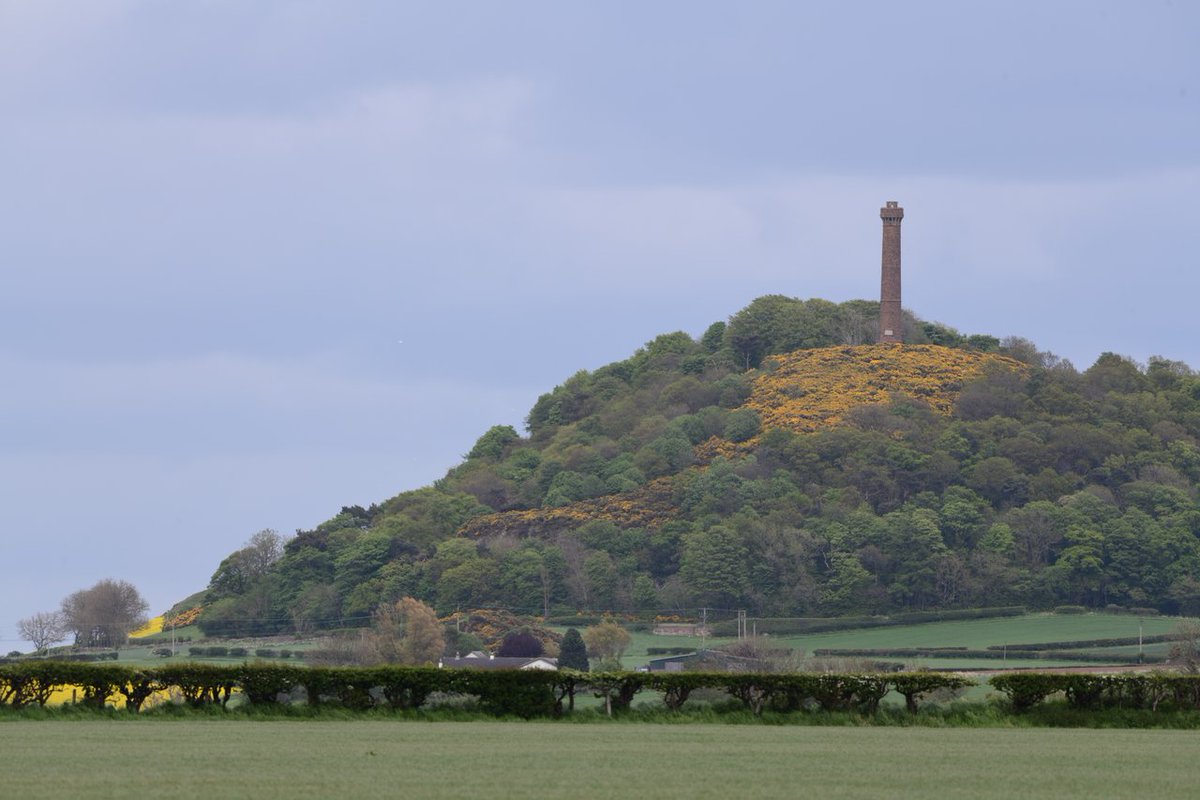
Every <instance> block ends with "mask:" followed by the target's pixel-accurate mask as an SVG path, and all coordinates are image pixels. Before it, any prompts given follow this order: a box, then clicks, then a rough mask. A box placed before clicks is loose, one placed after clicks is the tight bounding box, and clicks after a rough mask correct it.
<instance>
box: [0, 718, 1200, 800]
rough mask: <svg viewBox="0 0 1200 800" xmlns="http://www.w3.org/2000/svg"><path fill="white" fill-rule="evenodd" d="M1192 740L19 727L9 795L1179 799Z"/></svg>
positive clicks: (140, 724) (783, 731) (545, 728)
mask: <svg viewBox="0 0 1200 800" xmlns="http://www.w3.org/2000/svg"><path fill="white" fill-rule="evenodd" d="M1197 742H1198V737H1197V734H1196V733H1195V732H1188V731H1161V730H1079V729H1071V730H1062V729H1029V728H1012V729H1007V728H1003V729H979V728H963V729H939V728H854V727H836V728H824V727H821V728H814V727H791V726H766V725H761V726H760V725H744V726H740V725H706V724H689V725H662V724H621V723H615V724H603V723H601V724H588V725H572V724H569V723H545V722H541V723H519V722H448V723H447V722H434V723H424V722H395V721H290V720H278V721H266V722H264V721H248V720H129V721H113V720H95V721H91V720H50V721H33V720H14V721H11V722H6V723H0V750H2V752H3V753H4V768H3V769H2V770H0V797H14V798H16V797H20V798H23V799H26V800H35V799H36V798H62V797H89V798H108V797H111V798H139V797H154V798H191V797H205V798H208V797H221V798H241V797H246V798H251V797H252V798H257V799H258V800H273V798H292V799H294V798H317V797H321V798H324V797H354V798H371V797H389V798H393V797H408V798H462V797H502V798H513V797H571V798H627V797H637V796H643V797H656V798H689V800H694V799H695V798H729V797H737V798H748V799H750V800H753V799H754V798H775V797H789V798H790V797H801V796H803V797H820V798H879V797H889V798H929V797H938V796H941V797H956V798H1013V797H1022V798H1040V797H1046V798H1074V797H1080V798H1083V797H1087V798H1096V797H1104V798H1125V797H1128V798H1146V797H1153V798H1160V799H1161V798H1174V797H1194V796H1195V792H1196V786H1197V784H1198V783H1200V761H1198V760H1197V759H1196V758H1195V752H1196V745H1197Z"/></svg>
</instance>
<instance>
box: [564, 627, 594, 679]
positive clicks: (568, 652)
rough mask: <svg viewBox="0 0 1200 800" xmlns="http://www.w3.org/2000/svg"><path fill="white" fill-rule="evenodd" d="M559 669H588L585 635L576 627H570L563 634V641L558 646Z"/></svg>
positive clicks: (582, 670) (584, 670)
mask: <svg viewBox="0 0 1200 800" xmlns="http://www.w3.org/2000/svg"><path fill="white" fill-rule="evenodd" d="M558 667H559V669H577V670H580V671H581V672H587V670H588V657H587V646H586V645H584V643H583V637H582V636H580V635H579V631H577V630H575V629H574V628H568V629H567V632H566V633H565V634H563V639H562V643H561V644H560V645H559V646H558Z"/></svg>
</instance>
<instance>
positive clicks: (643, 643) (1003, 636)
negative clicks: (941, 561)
mask: <svg viewBox="0 0 1200 800" xmlns="http://www.w3.org/2000/svg"><path fill="white" fill-rule="evenodd" d="M1179 622H1180V619H1179V618H1178V617H1145V618H1139V617H1133V616H1123V615H1118V614H1078V615H1073V614H1027V615H1025V616H1021V617H993V618H991V619H977V620H962V621H953V622H927V623H922V624H920V625H898V626H895V627H886V628H861V629H857V630H848V631H836V632H832V633H814V634H807V635H804V636H779V637H774V640H775V641H776V642H777V643H778V644H779V646H781V647H789V648H792V649H795V650H801V651H804V653H806V654H808V655H812V654H813V652H814V651H815V650H817V649H818V648H854V649H863V648H872V649H873V648H895V647H967V648H970V649H972V650H975V649H984V648H987V647H990V646H992V645H1004V644H1031V643H1035V642H1060V641H1076V640H1083V639H1109V638H1118V637H1128V636H1137V635H1138V626H1139V625H1140V626H1141V629H1142V633H1143V634H1144V635H1146V636H1151V635H1154V634H1163V633H1170V632H1171V629H1172V628H1174V627H1175V626H1176V625H1178V624H1179ZM564 630H565V629H564ZM632 639H633V641H632V642H631V644H630V647H629V650H628V652H627V653H626V655H625V658H624V664H625V666H626V667H628V668H631V669H633V668H637V667H639V666H641V665H643V664H645V663H646V661H648V660H649V659H651V658H656V657H657V656H651V655H649V654H648V653H647V652H646V650H647V648H649V647H692V648H696V647H700V646H701V640H700V638H699V637H695V636H656V635H654V634H650V633H636V632H635V633H633V634H632ZM732 641H733V640H732V639H728V638H713V637H709V638H708V639H706V640H705V641H704V644H705V646H708V647H715V646H719V645H722V644H728V643H730V642H732ZM1137 649H1138V648H1137V646H1136V645H1133V646H1130V647H1122V648H1111V649H1109V650H1105V651H1104V652H1120V653H1125V654H1128V655H1129V657H1130V660H1131V661H1132V660H1135V659H1136V657H1137ZM1145 650H1146V652H1147V653H1158V654H1162V653H1165V652H1166V646H1165V645H1162V644H1153V645H1146V648H1145ZM903 660H904V661H905V662H906V663H911V664H913V665H914V666H924V667H931V668H937V669H968V668H987V669H999V668H1002V667H1003V666H1009V667H1014V666H1024V667H1029V666H1033V667H1051V666H1070V665H1074V664H1082V663H1085V662H1076V661H1045V660H1028V659H1026V660H1021V659H1020V658H1019V657H1018V654H1013V653H1010V654H1009V659H1008V663H1007V664H1004V663H1002V662H1001V661H990V660H989V661H967V660H963V659H915V658H907V659H903ZM1013 662H1016V663H1013Z"/></svg>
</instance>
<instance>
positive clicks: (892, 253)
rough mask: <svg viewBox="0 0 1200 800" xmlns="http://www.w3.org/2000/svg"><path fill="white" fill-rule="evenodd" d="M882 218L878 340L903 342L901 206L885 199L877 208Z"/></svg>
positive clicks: (902, 210) (881, 341) (902, 214)
mask: <svg viewBox="0 0 1200 800" xmlns="http://www.w3.org/2000/svg"><path fill="white" fill-rule="evenodd" d="M879 216H880V218H881V219H883V279H882V281H881V288H880V292H879V341H880V343H883V342H903V341H904V319H903V318H902V317H901V315H900V221H901V220H902V219H904V209H903V208H901V207H900V206H899V205H898V204H897V203H896V201H895V200H888V201H887V203H886V204H885V205H884V207H883V208H881V209H879Z"/></svg>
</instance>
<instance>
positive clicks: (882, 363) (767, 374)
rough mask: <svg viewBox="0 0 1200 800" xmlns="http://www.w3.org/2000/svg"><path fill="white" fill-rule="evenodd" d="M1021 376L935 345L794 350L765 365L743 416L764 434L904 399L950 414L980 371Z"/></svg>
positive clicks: (1017, 366) (804, 429)
mask: <svg viewBox="0 0 1200 800" xmlns="http://www.w3.org/2000/svg"><path fill="white" fill-rule="evenodd" d="M988 368H990V369H992V370H999V371H1003V370H1004V369H1010V370H1014V371H1016V372H1018V373H1024V372H1026V371H1028V366H1027V365H1025V364H1023V363H1021V362H1020V361H1017V360H1016V359H1013V358H1008V357H1005V356H1001V355H998V354H995V353H978V352H972V351H968V350H958V349H953V348H949V347H941V346H937V345H912V344H909V345H898V344H877V345H860V346H858V347H825V348H820V349H815V350H798V351H796V352H793V353H787V354H785V355H779V356H772V357H770V358H769V359H767V361H766V363H765V365H764V371H763V374H762V375H759V376H758V377H757V378H755V379H754V383H753V386H752V389H751V392H750V398H749V399H748V400H747V401H746V405H745V407H746V408H750V409H753V410H754V411H756V412H757V413H758V415H759V418H760V419H761V420H762V426H763V428H765V429H770V428H785V429H787V430H789V431H792V432H795V433H811V432H812V431H815V430H817V429H819V428H822V427H826V426H829V425H834V424H838V423H840V422H843V421H844V420H845V419H846V416H847V415H848V414H849V413H850V411H851V410H852V409H854V408H858V407H860V406H865V405H874V404H878V403H884V402H887V401H888V400H889V399H890V398H891V397H893V396H896V395H904V396H907V397H910V398H913V399H916V400H920V401H921V402H923V403H924V404H926V405H928V406H929V407H930V408H931V409H933V410H934V411H937V412H938V413H941V414H950V413H951V412H952V411H953V410H954V404H955V402H956V401H957V400H958V395H959V392H960V391H961V390H962V388H963V386H964V385H965V384H966V383H967V382H968V381H971V380H973V379H975V378H978V377H980V376H981V375H983V373H984V371H985V369H988Z"/></svg>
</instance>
